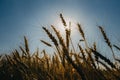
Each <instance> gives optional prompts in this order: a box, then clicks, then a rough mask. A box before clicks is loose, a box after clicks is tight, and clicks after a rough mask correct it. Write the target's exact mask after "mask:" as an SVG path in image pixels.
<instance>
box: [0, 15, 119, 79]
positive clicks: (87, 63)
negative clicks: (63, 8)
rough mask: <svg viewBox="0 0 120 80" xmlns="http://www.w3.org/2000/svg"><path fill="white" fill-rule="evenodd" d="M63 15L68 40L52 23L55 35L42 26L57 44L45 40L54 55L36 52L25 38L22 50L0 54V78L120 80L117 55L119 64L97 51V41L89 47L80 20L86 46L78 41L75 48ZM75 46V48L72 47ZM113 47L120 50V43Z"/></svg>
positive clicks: (109, 44)
mask: <svg viewBox="0 0 120 80" xmlns="http://www.w3.org/2000/svg"><path fill="white" fill-rule="evenodd" d="M60 18H61V21H62V23H63V25H64V26H65V27H64V28H65V33H66V34H65V35H66V38H65V39H64V38H63V37H62V36H61V33H60V32H59V30H57V29H56V27H55V26H53V25H51V28H52V30H53V31H54V34H55V36H53V34H52V33H51V32H50V31H49V30H48V29H47V28H46V27H42V28H43V30H44V31H45V33H46V34H47V35H48V38H49V39H50V40H51V41H52V42H53V44H50V43H49V42H46V41H44V40H41V42H42V43H43V44H45V45H47V46H48V47H51V48H53V49H55V51H54V55H53V56H52V57H50V56H49V55H48V53H47V52H46V51H45V50H42V51H41V52H40V51H39V50H38V49H37V50H36V52H35V53H30V49H29V45H28V40H27V38H26V37H24V42H25V45H24V46H23V47H22V46H20V47H19V48H20V50H14V51H13V52H12V53H11V54H10V55H5V56H4V55H1V56H0V80H120V68H119V67H120V66H119V62H120V61H119V59H116V58H115V56H114V55H113V56H114V59H115V61H118V63H117V64H115V63H114V62H112V61H111V60H110V59H108V58H107V57H105V56H103V55H102V54H101V53H100V52H98V51H97V47H96V43H95V42H94V43H93V45H92V46H93V47H92V48H91V47H90V46H88V45H87V40H86V38H85V33H84V31H83V29H82V27H81V25H80V24H79V23H78V24H77V26H78V31H79V32H80V36H82V38H83V39H82V40H81V41H83V42H84V43H85V47H84V48H83V46H82V45H80V44H79V43H78V44H77V46H78V48H79V51H75V49H74V46H73V44H72V38H71V30H70V29H66V26H68V24H66V21H65V19H64V18H63V15H62V14H60ZM99 29H100V31H101V32H102V35H103V37H104V39H105V42H106V43H107V45H108V46H109V47H110V48H111V51H112V53H114V50H113V49H112V44H111V42H110V40H109V39H108V37H107V35H106V33H105V31H104V29H103V28H102V27H101V26H99ZM71 45H72V46H73V48H71V47H70V46H71ZM113 46H114V47H115V48H117V49H118V50H120V48H119V47H118V46H116V45H113Z"/></svg>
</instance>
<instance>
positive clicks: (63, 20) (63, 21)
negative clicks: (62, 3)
mask: <svg viewBox="0 0 120 80" xmlns="http://www.w3.org/2000/svg"><path fill="white" fill-rule="evenodd" d="M60 18H61V21H62V23H63V25H64V26H67V24H66V22H65V19H64V18H63V15H62V14H61V13H60Z"/></svg>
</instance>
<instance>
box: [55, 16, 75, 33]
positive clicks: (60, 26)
mask: <svg viewBox="0 0 120 80" xmlns="http://www.w3.org/2000/svg"><path fill="white" fill-rule="evenodd" d="M64 20H65V23H66V26H65V25H64V24H63V22H62V20H61V18H60V17H58V18H57V19H56V20H55V26H56V28H57V29H58V30H59V31H60V33H61V34H63V35H64V34H65V30H66V29H70V30H71V32H72V34H74V33H75V29H76V25H75V24H76V23H75V19H74V18H72V17H67V16H64Z"/></svg>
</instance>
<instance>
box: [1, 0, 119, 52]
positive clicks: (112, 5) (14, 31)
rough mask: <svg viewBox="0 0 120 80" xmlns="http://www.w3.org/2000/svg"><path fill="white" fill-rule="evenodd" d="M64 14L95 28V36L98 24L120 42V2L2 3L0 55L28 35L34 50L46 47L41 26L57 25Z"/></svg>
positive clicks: (15, 0) (41, 0)
mask: <svg viewBox="0 0 120 80" xmlns="http://www.w3.org/2000/svg"><path fill="white" fill-rule="evenodd" d="M60 12H62V13H63V14H64V16H67V17H72V18H74V19H75V20H76V21H77V22H80V23H81V24H82V25H83V26H84V28H88V29H94V30H91V31H92V32H91V31H89V33H88V34H90V33H93V34H95V32H97V31H96V29H95V28H96V27H97V26H96V25H102V26H104V27H105V29H106V31H107V32H108V33H110V35H109V37H110V38H118V39H120V37H119V35H118V34H120V32H119V30H120V1H119V0H0V53H6V52H10V51H12V50H13V49H15V48H18V46H19V45H23V36H24V35H26V36H27V37H28V40H29V42H30V48H31V49H33V50H34V49H35V47H40V49H43V48H45V46H41V44H40V42H39V40H40V39H45V40H47V39H48V38H47V37H45V36H46V35H45V34H43V30H41V29H42V28H41V27H42V26H47V27H49V26H50V24H53V23H55V21H56V19H57V18H59V16H58V15H59V13H60ZM56 24H57V22H56ZM93 26H94V27H93ZM86 31H87V29H86ZM111 35H115V36H117V37H111ZM74 37H76V36H75V35H74ZM90 39H91V38H90ZM91 40H92V39H91ZM113 41H114V40H113Z"/></svg>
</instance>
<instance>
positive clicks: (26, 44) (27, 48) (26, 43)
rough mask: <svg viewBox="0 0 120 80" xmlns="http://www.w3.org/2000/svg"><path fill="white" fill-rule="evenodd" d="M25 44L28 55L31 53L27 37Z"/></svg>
mask: <svg viewBox="0 0 120 80" xmlns="http://www.w3.org/2000/svg"><path fill="white" fill-rule="evenodd" d="M24 42H25V50H26V52H27V53H29V47H28V40H27V38H26V37H25V36H24Z"/></svg>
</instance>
